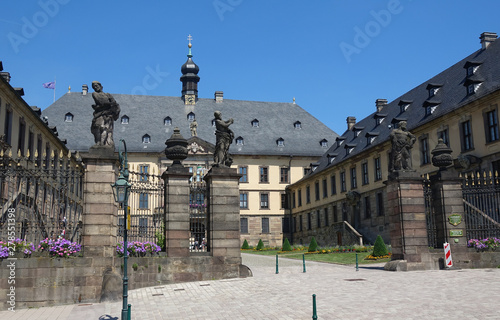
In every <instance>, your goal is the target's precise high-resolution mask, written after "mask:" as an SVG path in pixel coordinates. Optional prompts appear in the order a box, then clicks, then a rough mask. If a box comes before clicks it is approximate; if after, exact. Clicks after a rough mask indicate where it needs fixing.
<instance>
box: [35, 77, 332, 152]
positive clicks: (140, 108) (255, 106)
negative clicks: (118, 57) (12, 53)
mask: <svg viewBox="0 0 500 320" xmlns="http://www.w3.org/2000/svg"><path fill="white" fill-rule="evenodd" d="M105 86H106V84H105V83H104V87H105ZM112 95H113V97H114V98H115V100H116V101H117V102H118V103H119V104H120V108H121V113H120V119H121V117H122V116H124V115H126V116H128V117H129V124H121V121H120V119H118V121H116V122H115V127H114V140H115V145H116V146H117V145H118V141H119V139H125V141H126V143H127V150H128V151H129V152H162V151H163V150H164V148H165V140H167V139H168V138H170V136H171V135H172V133H173V130H174V128H175V127H179V128H180V131H181V134H182V135H183V136H184V138H186V139H187V138H189V137H190V136H191V132H190V130H189V124H190V121H189V120H188V119H187V116H188V114H189V113H190V112H193V113H194V114H195V116H196V121H197V123H198V129H197V133H198V136H199V137H200V138H201V139H203V140H205V141H208V142H210V143H213V144H215V134H214V133H215V127H213V126H212V120H213V119H214V111H216V110H219V111H221V112H222V118H223V119H224V120H227V119H229V118H234V123H233V124H232V125H231V126H230V128H231V130H233V132H234V135H235V137H240V136H241V137H242V138H243V139H244V144H243V145H236V141H233V144H232V145H231V147H230V149H229V152H230V153H231V154H234V155H286V156H287V155H294V156H299V155H303V156H321V155H322V154H323V153H325V151H326V148H324V147H322V146H321V143H320V141H321V140H323V139H326V140H327V141H328V145H332V144H333V143H334V142H335V138H336V137H337V136H338V135H337V134H336V133H335V132H334V131H332V130H331V129H329V128H328V127H327V126H326V125H324V124H323V123H322V122H320V121H319V120H318V119H316V118H314V117H313V116H312V115H311V114H309V113H308V112H307V111H305V110H304V109H302V108H301V107H300V106H299V105H297V104H293V103H274V102H257V101H241V100H230V99H224V100H223V102H218V103H216V102H215V100H214V99H199V100H198V101H197V102H196V105H194V106H188V105H184V101H183V100H182V99H181V98H180V97H165V96H141V95H127V94H114V93H112ZM92 104H94V100H93V99H92V94H91V93H90V92H89V93H88V94H87V95H83V94H82V93H81V92H72V93H66V94H65V95H64V96H62V97H61V98H59V99H58V100H57V101H56V102H54V103H53V104H52V105H51V106H49V107H48V108H46V109H45V110H43V113H42V116H44V117H47V118H48V122H49V124H50V125H55V126H57V131H58V132H59V137H60V138H62V139H67V141H68V144H67V146H68V148H70V149H72V150H77V151H88V149H89V147H90V146H92V145H93V144H94V139H93V136H92V134H91V133H90V125H91V122H92V112H93V110H92V107H91V106H92ZM67 113H71V114H72V115H73V121H72V122H65V115H66V114H67ZM167 116H168V117H170V118H171V119H172V125H171V126H165V125H164V118H166V117H167ZM254 119H257V120H258V121H259V127H258V128H255V127H253V126H252V124H251V122H252V120H254ZM296 121H300V122H301V124H302V128H301V129H296V128H295V126H294V123H295V122H296ZM145 134H148V135H149V136H150V137H151V143H142V137H143V136H144V135H145ZM279 138H283V139H284V146H283V147H278V145H277V140H278V139H279Z"/></svg>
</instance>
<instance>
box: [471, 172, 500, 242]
mask: <svg viewBox="0 0 500 320" xmlns="http://www.w3.org/2000/svg"><path fill="white" fill-rule="evenodd" d="M462 178H463V180H462V194H463V201H464V212H465V214H464V216H465V226H466V234H467V239H468V240H469V239H484V238H488V237H497V238H500V212H499V211H500V184H499V182H500V181H499V178H498V173H495V175H494V176H493V174H492V173H491V172H489V173H486V172H483V173H482V174H480V173H479V172H477V173H475V174H474V173H472V174H469V175H467V174H466V175H464V176H463V177H462Z"/></svg>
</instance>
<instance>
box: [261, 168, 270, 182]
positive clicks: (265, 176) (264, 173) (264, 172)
mask: <svg viewBox="0 0 500 320" xmlns="http://www.w3.org/2000/svg"><path fill="white" fill-rule="evenodd" d="M268 169H269V168H268V167H260V168H259V170H260V183H268V182H269V177H268Z"/></svg>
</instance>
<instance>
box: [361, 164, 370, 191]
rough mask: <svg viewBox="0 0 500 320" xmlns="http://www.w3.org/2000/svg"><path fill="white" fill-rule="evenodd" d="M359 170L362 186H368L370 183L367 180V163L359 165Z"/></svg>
mask: <svg viewBox="0 0 500 320" xmlns="http://www.w3.org/2000/svg"><path fill="white" fill-rule="evenodd" d="M361 170H362V171H363V185H365V184H368V183H369V182H370V180H369V178H368V163H366V162H365V163H363V164H362V165H361Z"/></svg>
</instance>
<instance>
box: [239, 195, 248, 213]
mask: <svg viewBox="0 0 500 320" xmlns="http://www.w3.org/2000/svg"><path fill="white" fill-rule="evenodd" d="M240 209H248V193H240Z"/></svg>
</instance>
